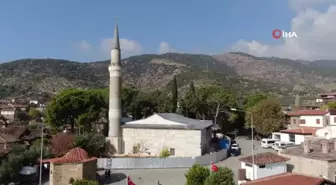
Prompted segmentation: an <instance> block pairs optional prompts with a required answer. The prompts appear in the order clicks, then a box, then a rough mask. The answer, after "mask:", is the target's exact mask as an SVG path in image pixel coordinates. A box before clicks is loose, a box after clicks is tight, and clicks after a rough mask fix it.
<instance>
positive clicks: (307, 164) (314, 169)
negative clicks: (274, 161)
mask: <svg viewBox="0 0 336 185" xmlns="http://www.w3.org/2000/svg"><path fill="white" fill-rule="evenodd" d="M281 155H282V156H284V157H288V158H290V160H289V161H287V171H289V172H294V173H301V174H305V175H310V176H314V177H321V175H322V176H324V177H326V178H328V179H329V180H332V181H334V179H330V178H329V177H330V176H329V163H328V162H327V161H322V160H316V159H309V158H304V157H299V156H292V155H286V154H281Z"/></svg>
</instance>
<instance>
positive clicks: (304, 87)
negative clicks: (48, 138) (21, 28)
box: [0, 53, 336, 97]
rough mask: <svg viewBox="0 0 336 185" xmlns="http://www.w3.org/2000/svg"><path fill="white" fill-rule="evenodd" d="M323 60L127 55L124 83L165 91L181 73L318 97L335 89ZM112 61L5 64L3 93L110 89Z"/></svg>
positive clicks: (185, 77) (0, 72) (183, 79)
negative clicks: (109, 68) (109, 67)
mask: <svg viewBox="0 0 336 185" xmlns="http://www.w3.org/2000/svg"><path fill="white" fill-rule="evenodd" d="M320 62H321V63H319V61H314V62H302V61H294V60H290V59H282V58H264V57H254V56H252V55H248V54H245V53H226V54H222V55H216V56H210V55H199V54H178V53H167V54H163V55H139V56H132V57H129V58H125V59H123V60H122V66H123V81H124V83H126V84H131V85H134V86H136V87H138V88H140V89H146V90H148V89H157V88H159V89H164V88H166V87H167V86H169V82H170V81H171V79H172V78H173V75H176V77H177V80H178V85H179V87H180V88H182V89H183V87H184V86H185V85H187V84H188V83H189V82H190V81H194V83H195V85H201V84H218V85H221V86H224V87H227V88H228V89H231V90H232V91H237V92H239V93H241V94H246V93H248V92H251V91H264V92H267V93H273V94H275V95H279V96H292V95H293V94H296V93H298V92H300V93H301V94H303V95H306V96H314V95H315V94H316V93H318V92H321V91H331V90H333V89H336V87H335V86H336V84H335V82H336V73H334V71H335V69H336V65H332V64H333V63H332V62H331V61H328V62H326V61H320ZM326 63H327V64H328V65H327V64H326ZM108 65H109V61H108V60H106V61H98V62H89V63H80V62H74V61H67V60H57V59H22V60H16V61H12V62H8V63H2V64H0V97H5V96H12V95H18V94H25V93H28V92H58V91H60V90H61V89H64V88H69V87H80V88H100V87H107V85H108V79H109V76H108V70H107V67H108ZM334 66H335V67H334Z"/></svg>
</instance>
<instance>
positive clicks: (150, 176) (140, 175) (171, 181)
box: [110, 138, 274, 185]
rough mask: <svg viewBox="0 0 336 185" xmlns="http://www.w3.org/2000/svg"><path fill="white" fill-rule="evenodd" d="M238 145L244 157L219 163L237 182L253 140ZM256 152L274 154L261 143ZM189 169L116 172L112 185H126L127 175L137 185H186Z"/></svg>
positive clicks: (239, 141) (242, 140)
mask: <svg viewBox="0 0 336 185" xmlns="http://www.w3.org/2000/svg"><path fill="white" fill-rule="evenodd" d="M236 141H237V143H238V144H239V145H240V147H241V150H242V155H240V156H238V157H230V158H228V159H226V160H224V161H221V162H219V163H217V164H216V165H218V166H222V167H224V166H227V167H229V168H231V169H232V170H233V172H234V173H235V179H236V180H237V171H238V168H239V167H240V162H239V161H238V159H239V158H241V157H244V156H248V155H251V151H252V150H251V149H252V146H251V140H246V139H243V138H240V139H239V138H238V139H237V140H236ZM254 143H255V147H256V150H254V151H255V154H257V153H263V152H274V151H273V150H272V149H262V148H261V147H260V141H255V142H254ZM186 171H188V169H181V168H179V169H140V170H114V171H113V172H112V173H113V174H112V177H111V179H113V181H114V182H110V184H111V185H125V184H126V179H125V178H126V175H127V174H129V175H130V177H131V179H132V181H133V182H134V183H135V184H136V185H157V183H156V181H157V180H159V181H160V183H161V184H162V185H184V183H185V177H184V174H185V172H186Z"/></svg>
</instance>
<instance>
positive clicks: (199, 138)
mask: <svg viewBox="0 0 336 185" xmlns="http://www.w3.org/2000/svg"><path fill="white" fill-rule="evenodd" d="M121 69H122V66H121V48H120V41H119V31H118V23H116V25H115V30H114V38H113V43H112V49H111V63H110V65H109V67H108V70H109V74H110V83H109V89H110V92H109V113H108V115H109V132H108V137H107V138H106V140H107V141H108V142H109V143H110V144H111V146H113V152H111V153H113V154H114V155H149V156H159V154H160V152H161V151H162V150H164V149H167V150H169V151H170V153H171V155H172V156H185V157H187V156H200V155H203V154H206V153H209V152H210V151H213V149H212V147H211V139H212V132H211V126H212V121H211V120H202V121H200V120H194V119H190V118H186V117H183V116H181V115H178V114H174V113H159V114H154V115H152V116H150V117H148V118H145V119H141V120H135V121H130V122H126V123H125V124H121V112H122V111H121V110H122V109H121V85H122V84H121V78H122V73H121V71H122V70H121Z"/></svg>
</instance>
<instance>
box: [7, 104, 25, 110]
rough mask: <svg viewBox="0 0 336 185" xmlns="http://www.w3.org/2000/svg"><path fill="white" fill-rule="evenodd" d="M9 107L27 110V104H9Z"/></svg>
mask: <svg viewBox="0 0 336 185" xmlns="http://www.w3.org/2000/svg"><path fill="white" fill-rule="evenodd" d="M9 105H10V106H11V107H13V108H15V109H19V110H21V111H26V110H27V105H24V104H9Z"/></svg>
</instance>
